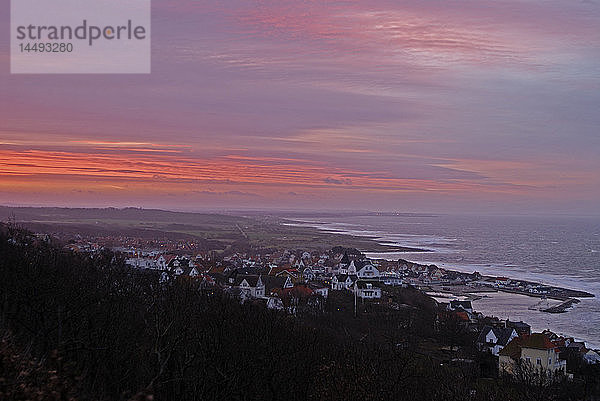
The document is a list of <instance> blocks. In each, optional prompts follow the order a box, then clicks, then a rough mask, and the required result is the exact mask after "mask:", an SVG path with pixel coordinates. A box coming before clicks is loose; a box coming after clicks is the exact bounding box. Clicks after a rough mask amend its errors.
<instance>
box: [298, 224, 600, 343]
mask: <svg viewBox="0 0 600 401" xmlns="http://www.w3.org/2000/svg"><path fill="white" fill-rule="evenodd" d="M289 219H290V220H294V223H293V224H297V225H302V226H308V227H315V228H318V229H320V230H323V231H327V232H332V233H343V234H350V235H354V236H359V237H368V238H372V239H375V240H376V241H378V242H379V243H382V244H389V245H398V246H404V247H414V248H420V249H427V250H428V251H429V252H379V253H374V252H368V251H369V250H368V249H365V250H362V251H367V252H366V254H367V256H368V257H370V258H381V259H387V260H398V259H400V258H401V259H406V260H409V261H413V262H419V263H426V264H436V265H437V266H439V267H443V268H446V269H451V270H457V271H462V272H473V271H478V272H480V273H481V274H484V275H491V276H506V277H510V278H516V279H524V280H531V281H536V282H540V283H544V284H549V285H555V286H560V287H565V288H571V289H576V290H583V291H587V292H589V293H592V294H594V295H595V298H582V299H581V303H579V304H576V305H575V306H574V307H573V308H571V309H569V311H568V312H565V313H560V314H550V313H547V312H542V311H539V310H532V309H530V307H532V306H534V305H535V304H537V303H539V302H540V299H539V298H534V297H528V296H525V295H515V294H507V293H502V292H499V293H492V294H489V295H487V296H484V297H483V298H481V299H479V300H476V301H473V308H474V309H475V310H477V311H479V312H482V313H484V314H486V315H488V316H497V317H499V318H501V319H507V318H509V319H510V320H514V321H521V320H522V321H524V322H526V323H528V324H530V325H531V326H532V330H533V331H542V330H544V329H549V330H552V331H553V332H555V333H557V334H562V335H565V336H570V337H574V338H575V339H576V340H580V341H585V342H586V345H587V346H588V348H593V349H600V217H567V216H552V217H548V216H544V217H542V216H473V215H460V216H455V215H440V214H406V213H398V214H394V213H384V214H373V213H365V214H360V213H354V214H332V215H321V216H318V217H310V216H302V217H298V216H295V217H289Z"/></svg>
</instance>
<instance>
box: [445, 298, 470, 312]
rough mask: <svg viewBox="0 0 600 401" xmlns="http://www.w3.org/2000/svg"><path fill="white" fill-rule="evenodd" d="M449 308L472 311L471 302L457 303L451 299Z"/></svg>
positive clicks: (456, 300) (457, 301)
mask: <svg viewBox="0 0 600 401" xmlns="http://www.w3.org/2000/svg"><path fill="white" fill-rule="evenodd" d="M450 307H451V308H463V309H465V310H466V309H473V306H472V305H471V301H459V300H458V299H453V300H451V301H450Z"/></svg>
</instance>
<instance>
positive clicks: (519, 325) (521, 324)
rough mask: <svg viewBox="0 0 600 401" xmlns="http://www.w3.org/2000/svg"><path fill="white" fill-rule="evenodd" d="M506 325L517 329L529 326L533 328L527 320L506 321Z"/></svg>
mask: <svg viewBox="0 0 600 401" xmlns="http://www.w3.org/2000/svg"><path fill="white" fill-rule="evenodd" d="M506 325H507V326H508V327H513V328H515V329H529V328H531V326H530V325H528V324H527V323H525V322H511V321H510V320H507V321H506Z"/></svg>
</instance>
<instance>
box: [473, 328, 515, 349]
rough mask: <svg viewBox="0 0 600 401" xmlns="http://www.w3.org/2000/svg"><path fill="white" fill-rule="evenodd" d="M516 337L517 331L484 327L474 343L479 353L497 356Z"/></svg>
mask: <svg viewBox="0 0 600 401" xmlns="http://www.w3.org/2000/svg"><path fill="white" fill-rule="evenodd" d="M518 336H519V335H518V334H517V331H516V330H515V329H512V328H500V327H491V326H485V327H484V328H483V330H482V331H481V333H479V336H478V337H477V341H476V343H477V347H478V348H479V350H480V351H487V352H491V353H492V354H494V355H496V356H498V353H499V352H500V350H502V348H504V347H506V345H507V344H508V343H509V342H510V341H511V340H512V339H513V338H516V337H518Z"/></svg>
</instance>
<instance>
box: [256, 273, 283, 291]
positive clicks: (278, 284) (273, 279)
mask: <svg viewBox="0 0 600 401" xmlns="http://www.w3.org/2000/svg"><path fill="white" fill-rule="evenodd" d="M261 280H262V282H263V284H264V285H265V294H270V293H271V291H273V290H274V289H275V288H283V285H284V284H285V282H286V280H287V277H283V276H265V277H262V278H261Z"/></svg>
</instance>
